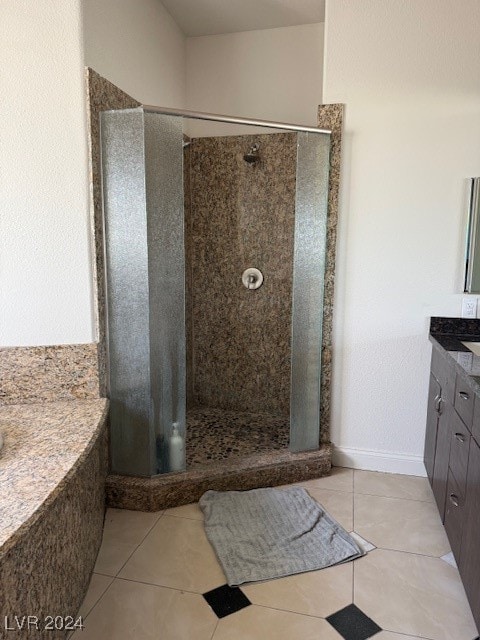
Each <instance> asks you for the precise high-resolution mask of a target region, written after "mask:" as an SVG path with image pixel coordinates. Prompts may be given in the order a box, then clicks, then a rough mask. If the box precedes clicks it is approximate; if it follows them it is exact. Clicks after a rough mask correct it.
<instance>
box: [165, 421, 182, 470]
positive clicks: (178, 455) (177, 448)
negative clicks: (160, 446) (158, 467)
mask: <svg viewBox="0 0 480 640" xmlns="http://www.w3.org/2000/svg"><path fill="white" fill-rule="evenodd" d="M168 458H169V463H170V471H183V469H184V464H185V443H184V441H183V438H182V436H181V434H180V429H179V425H178V422H174V423H173V428H172V435H171V436H170V440H169V443H168Z"/></svg>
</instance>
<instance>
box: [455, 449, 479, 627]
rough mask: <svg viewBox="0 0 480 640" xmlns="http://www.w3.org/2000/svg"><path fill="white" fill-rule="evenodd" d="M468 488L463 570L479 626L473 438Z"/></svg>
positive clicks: (476, 454)
mask: <svg viewBox="0 0 480 640" xmlns="http://www.w3.org/2000/svg"><path fill="white" fill-rule="evenodd" d="M467 488H468V490H467V494H466V504H465V508H464V511H465V526H464V527H463V536H462V543H461V547H462V549H461V554H460V563H459V569H460V575H461V576H462V580H463V585H464V587H465V591H466V593H467V596H468V599H469V602H470V606H471V607H472V611H473V617H474V618H475V622H476V623H477V627H478V626H480V447H479V446H478V444H477V443H476V442H475V440H472V442H471V445H470V455H469V460H468V474H467Z"/></svg>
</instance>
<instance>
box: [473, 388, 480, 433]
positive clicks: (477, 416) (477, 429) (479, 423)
mask: <svg viewBox="0 0 480 640" xmlns="http://www.w3.org/2000/svg"><path fill="white" fill-rule="evenodd" d="M472 436H473V437H474V438H475V440H476V441H477V444H480V397H479V396H475V406H474V408H473V423H472Z"/></svg>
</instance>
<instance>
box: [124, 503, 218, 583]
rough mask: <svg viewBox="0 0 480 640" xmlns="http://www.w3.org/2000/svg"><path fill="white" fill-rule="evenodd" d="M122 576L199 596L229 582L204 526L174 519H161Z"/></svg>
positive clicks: (199, 523) (189, 520) (171, 517)
mask: <svg viewBox="0 0 480 640" xmlns="http://www.w3.org/2000/svg"><path fill="white" fill-rule="evenodd" d="M120 577H122V578H128V579H130V580H138V581H140V582H149V583H151V584H158V585H163V586H166V587H172V588H174V589H186V590H187V591H195V592H197V593H205V592H206V591H209V590H210V589H213V588H215V587H218V586H220V585H222V584H225V583H226V579H225V576H224V574H223V571H222V569H221V568H220V565H219V564H218V561H217V559H216V557H215V554H214V552H213V549H212V547H211V546H210V543H209V542H208V540H207V537H206V535H205V531H204V528H203V523H202V522H199V521H198V520H191V519H189V518H177V517H173V516H163V517H162V518H160V520H159V521H158V522H157V524H156V525H155V526H154V528H153V529H152V531H150V533H149V534H148V536H147V537H146V539H145V540H144V541H143V542H142V544H141V545H140V546H139V547H138V549H137V550H136V551H135V553H134V554H133V555H132V557H131V558H130V560H129V561H128V562H127V564H126V565H125V567H124V568H123V569H122V571H121V572H120Z"/></svg>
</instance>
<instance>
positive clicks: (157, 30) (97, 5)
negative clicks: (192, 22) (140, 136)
mask: <svg viewBox="0 0 480 640" xmlns="http://www.w3.org/2000/svg"><path fill="white" fill-rule="evenodd" d="M83 5H84V25H85V64H86V65H87V66H89V67H92V68H93V69H95V71H97V72H98V73H100V75H102V76H104V77H105V78H107V79H108V80H110V81H111V82H113V83H114V84H116V85H117V86H118V87H120V88H121V89H123V91H126V92H127V93H128V94H130V95H131V96H132V97H133V98H135V99H136V100H138V101H139V102H143V103H144V104H152V105H160V106H164V107H180V108H181V107H184V106H185V37H184V35H183V34H182V32H181V31H180V29H179V28H178V26H177V24H176V23H175V21H174V20H173V18H172V17H171V16H170V14H169V13H168V12H167V10H166V9H165V8H164V7H163V5H162V4H161V2H160V0H84V2H83Z"/></svg>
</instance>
